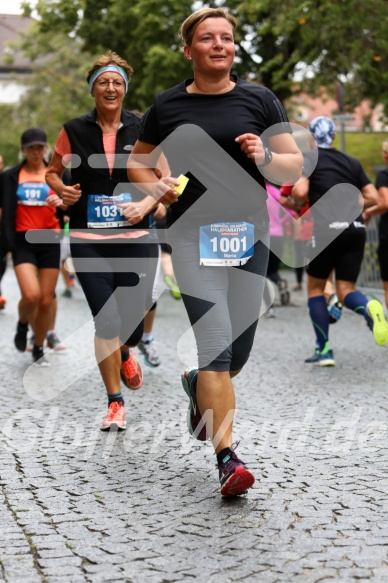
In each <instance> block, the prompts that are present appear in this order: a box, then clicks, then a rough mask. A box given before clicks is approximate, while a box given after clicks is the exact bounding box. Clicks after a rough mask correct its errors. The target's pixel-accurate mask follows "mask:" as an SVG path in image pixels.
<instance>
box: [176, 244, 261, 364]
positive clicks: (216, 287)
mask: <svg viewBox="0 0 388 583" xmlns="http://www.w3.org/2000/svg"><path fill="white" fill-rule="evenodd" d="M262 239H263V242H262V241H259V242H257V243H256V244H255V247H254V255H253V257H252V258H251V259H250V260H249V261H248V262H247V263H246V264H245V265H243V266H240V267H205V266H203V265H202V266H200V265H199V244H198V234H197V233H191V234H190V233H186V234H185V237H183V236H181V235H180V236H179V238H175V239H174V236H173V235H172V234H169V243H170V245H171V247H172V254H171V258H172V262H173V267H174V273H175V276H176V279H177V283H178V285H179V289H180V290H181V292H182V299H183V302H184V304H185V308H186V311H187V314H188V317H189V320H190V323H191V325H192V327H193V331H194V335H195V340H196V345H197V351H198V364H199V368H200V370H208V371H236V370H239V369H240V368H242V367H243V366H244V364H245V363H246V362H247V360H248V358H249V354H250V352H251V349H252V345H253V340H254V336H255V332H256V327H257V321H258V318H259V313H260V306H261V300H262V296H263V290H264V284H265V276H266V273H267V263H268V244H269V237H268V234H266V235H265V236H264V237H262Z"/></svg>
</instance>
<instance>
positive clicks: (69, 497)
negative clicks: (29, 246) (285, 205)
mask: <svg viewBox="0 0 388 583" xmlns="http://www.w3.org/2000/svg"><path fill="white" fill-rule="evenodd" d="M288 277H290V278H292V277H293V274H292V273H291V274H290V275H288ZM62 290H63V284H62V280H60V282H59V284H58V298H59V308H58V318H57V326H56V330H57V333H58V335H59V336H60V337H61V338H62V339H63V340H64V343H65V344H66V346H67V350H66V351H63V353H62V354H53V355H51V354H49V355H48V359H49V360H50V363H51V366H50V367H49V368H45V369H38V368H37V367H31V366H30V365H31V355H30V354H29V353H25V354H21V353H18V352H17V351H16V349H15V348H14V345H13V336H14V331H15V326H16V321H17V302H18V299H19V291H18V287H17V285H16V282H15V277H14V273H13V270H12V269H11V268H10V269H7V272H6V274H5V276H4V279H3V281H2V292H3V295H4V296H5V297H6V298H7V300H8V303H7V306H6V309H5V310H3V311H1V312H0V329H1V359H0V385H1V395H2V399H1V403H2V404H1V408H0V464H1V466H0V468H1V469H0V485H1V505H0V525H1V534H0V582H1V583H3V582H7V583H21V582H23V583H81V582H82V583H100V582H131V583H167V582H175V581H177V582H179V581H199V582H203V583H205V582H206V583H207V582H210V583H221V582H222V583H224V582H229V581H230V582H232V581H233V582H235V581H247V582H259V583H277V582H287V583H318V582H319V583H324V582H326V581H336V582H341V583H355V582H357V583H364V582H368V583H380V582H384V581H386V582H388V551H387V549H388V496H387V494H388V471H387V466H388V461H387V458H388V418H387V409H388V405H387V397H386V395H387V390H388V386H387V372H388V364H387V363H388V347H384V348H379V347H377V346H376V345H375V343H374V340H373V336H372V334H371V333H370V331H369V330H368V329H367V327H366V325H365V321H364V320H363V318H361V317H358V316H356V315H354V314H353V313H350V312H348V311H346V312H345V313H344V314H343V316H342V319H341V321H340V322H339V323H338V324H336V325H335V326H332V327H331V330H330V333H331V343H332V346H333V349H334V354H335V358H336V366H335V367H334V368H326V369H324V368H322V369H317V368H308V367H306V366H305V365H304V362H303V361H304V359H305V358H306V357H307V356H310V355H311V354H312V352H313V350H314V337H313V332H312V328H311V325H310V321H309V318H308V314H307V310H306V301H305V291H303V292H299V293H296V292H295V293H292V303H291V305H289V306H287V307H281V306H278V305H276V304H275V314H276V317H275V318H271V319H266V318H261V320H260V323H259V329H258V332H257V335H256V340H255V345H254V349H253V352H252V355H251V359H250V360H249V362H248V364H247V366H246V368H245V369H244V371H243V372H242V373H241V375H239V377H237V379H236V380H235V383H234V384H235V388H236V395H237V407H238V411H237V417H236V427H235V436H234V437H235V439H236V440H238V439H241V443H240V445H239V448H238V454H239V457H240V456H241V458H242V459H243V460H244V461H245V462H247V464H248V467H249V469H250V470H252V472H253V473H254V474H255V476H256V483H255V484H254V486H253V488H252V489H251V490H250V491H249V493H248V495H247V496H243V497H240V498H238V499H233V500H224V499H222V498H221V496H220V494H219V483H218V471H217V468H216V465H215V456H214V453H213V450H212V447H211V445H210V444H209V443H207V444H205V445H203V444H201V443H199V442H197V441H195V440H194V439H193V438H191V437H190V436H189V433H188V431H187V428H186V410H187V404H188V399H187V397H186V394H185V393H184V391H183V390H182V387H181V384H180V375H181V373H182V371H183V369H184V368H185V366H188V365H193V364H195V348H194V344H193V342H192V340H191V337H190V334H186V335H185V336H182V335H183V334H184V332H185V331H187V329H188V327H189V326H188V320H187V317H186V313H185V311H184V308H183V304H182V302H181V301H176V300H174V299H173V298H171V296H170V295H169V294H168V293H167V292H165V293H164V294H163V296H162V297H161V299H160V301H159V304H158V306H159V307H158V313H157V317H156V321H155V330H154V335H155V338H156V340H157V342H158V349H159V351H160V354H161V358H162V364H161V366H160V367H158V368H155V369H151V368H149V367H146V366H144V367H143V370H144V384H143V387H142V388H141V389H140V390H139V391H129V390H127V389H125V388H124V387H123V393H124V397H125V400H126V407H127V409H128V414H127V424H128V428H127V431H126V432H122V433H119V434H115V433H114V434H106V433H102V432H100V430H99V423H100V420H101V418H102V416H103V414H104V413H105V411H106V396H105V392H104V389H103V384H102V381H101V377H100V374H99V372H98V368H97V365H96V364H95V358H94V351H93V325H92V322H91V321H90V315H89V309H88V307H87V305H86V302H85V300H84V297H83V294H82V290H81V289H80V287H79V286H78V287H76V289H75V290H74V295H73V298H72V299H68V298H64V297H62V296H61V292H62ZM377 297H378V298H379V299H382V295H381V294H377ZM178 355H179V356H178ZM138 357H139V361H140V362H141V363H143V358H142V357H141V356H140V355H139V354H138Z"/></svg>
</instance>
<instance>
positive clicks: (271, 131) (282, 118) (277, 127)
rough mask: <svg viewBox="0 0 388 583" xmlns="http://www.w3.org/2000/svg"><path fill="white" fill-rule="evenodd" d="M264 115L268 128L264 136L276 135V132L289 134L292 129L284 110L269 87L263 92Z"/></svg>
mask: <svg viewBox="0 0 388 583" xmlns="http://www.w3.org/2000/svg"><path fill="white" fill-rule="evenodd" d="M265 106H266V115H267V120H268V129H267V130H266V132H265V133H266V136H276V135H278V134H291V133H292V129H291V126H290V122H289V121H288V117H287V113H286V110H285V109H284V107H283V105H282V104H281V102H280V101H279V99H278V98H277V97H276V95H275V94H274V93H272V91H270V90H269V89H267V90H266V93H265Z"/></svg>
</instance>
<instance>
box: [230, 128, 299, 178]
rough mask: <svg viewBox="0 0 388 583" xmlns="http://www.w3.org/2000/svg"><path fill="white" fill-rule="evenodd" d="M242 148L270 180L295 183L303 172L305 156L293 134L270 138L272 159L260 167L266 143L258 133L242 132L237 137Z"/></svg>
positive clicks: (269, 144)
mask: <svg viewBox="0 0 388 583" xmlns="http://www.w3.org/2000/svg"><path fill="white" fill-rule="evenodd" d="M236 142H237V143H238V144H240V147H241V150H242V151H243V152H244V153H245V154H246V155H247V156H248V158H250V159H251V160H252V161H253V162H255V163H256V164H257V165H258V167H259V170H260V172H261V173H262V175H263V176H264V177H265V178H267V179H268V180H269V181H270V182H273V183H275V184H282V183H283V182H290V183H294V182H296V181H297V180H298V178H299V177H300V175H301V173H302V164H303V156H302V153H301V152H300V150H299V148H298V146H297V145H296V142H295V140H294V138H293V137H292V134H288V133H284V134H279V135H276V136H270V137H269V138H268V146H269V149H270V151H271V153H272V161H271V162H270V163H269V164H268V165H266V166H265V167H264V168H260V165H261V164H263V162H264V160H265V150H264V144H263V142H262V141H261V139H260V137H259V136H257V135H256V134H250V133H249V134H242V135H241V136H238V137H237V138H236Z"/></svg>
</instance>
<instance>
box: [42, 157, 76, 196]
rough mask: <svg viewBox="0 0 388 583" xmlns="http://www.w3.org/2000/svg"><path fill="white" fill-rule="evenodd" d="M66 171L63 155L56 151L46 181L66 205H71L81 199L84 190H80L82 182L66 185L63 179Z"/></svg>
mask: <svg viewBox="0 0 388 583" xmlns="http://www.w3.org/2000/svg"><path fill="white" fill-rule="evenodd" d="M64 171H65V166H64V165H63V163H62V158H61V156H60V155H59V154H58V153H57V152H54V155H53V157H52V158H51V160H50V164H49V166H48V168H47V171H46V182H47V184H48V185H49V186H50V187H51V188H52V189H53V190H54V191H55V192H56V193H57V195H58V196H59V197H60V198H61V199H62V200H63V203H64V204H65V205H66V206H71V205H73V204H75V203H76V202H77V201H78V200H79V198H80V196H81V194H82V191H81V190H80V184H74V185H73V186H66V184H64V182H63V180H62V175H63V172H64Z"/></svg>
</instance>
